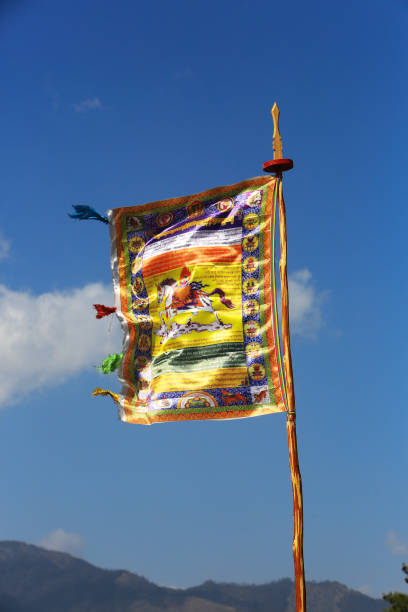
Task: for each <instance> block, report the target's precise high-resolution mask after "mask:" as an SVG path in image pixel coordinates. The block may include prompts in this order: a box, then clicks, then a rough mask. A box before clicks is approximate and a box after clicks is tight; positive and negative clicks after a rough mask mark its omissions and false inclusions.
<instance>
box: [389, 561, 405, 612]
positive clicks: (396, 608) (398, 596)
mask: <svg viewBox="0 0 408 612" xmlns="http://www.w3.org/2000/svg"><path fill="white" fill-rule="evenodd" d="M402 571H403V572H404V574H405V582H408V565H405V563H403V564H402ZM383 599H385V601H388V603H390V604H391V608H387V612H408V595H404V593H386V594H385V595H383Z"/></svg>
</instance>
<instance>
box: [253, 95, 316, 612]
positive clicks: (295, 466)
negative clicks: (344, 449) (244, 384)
mask: <svg viewBox="0 0 408 612" xmlns="http://www.w3.org/2000/svg"><path fill="white" fill-rule="evenodd" d="M271 114H272V118H273V124H274V132H273V152H274V158H273V160H271V161H268V162H265V163H264V165H263V169H264V171H265V172H270V173H273V174H275V175H276V178H277V181H278V184H277V189H278V202H279V228H280V250H281V253H280V259H279V270H280V279H281V297H282V348H283V366H284V370H285V380H286V391H287V400H288V411H287V413H286V430H287V434H288V449H289V465H290V475H291V480H292V492H293V546H292V547H293V561H294V569H295V593H296V612H306V581H305V569H304V563H303V498H302V479H301V475H300V469H299V459H298V449H297V437H296V405H295V391H294V386H293V369H292V357H291V352H290V334H289V296H288V275H287V265H286V261H287V237H286V211H285V201H284V199H283V192H282V173H283V172H285V171H286V170H290V169H291V168H293V161H292V160H291V159H286V158H284V157H283V154H282V139H281V136H280V133H279V108H278V105H277V104H276V102H275V103H274V105H273V107H272V110H271Z"/></svg>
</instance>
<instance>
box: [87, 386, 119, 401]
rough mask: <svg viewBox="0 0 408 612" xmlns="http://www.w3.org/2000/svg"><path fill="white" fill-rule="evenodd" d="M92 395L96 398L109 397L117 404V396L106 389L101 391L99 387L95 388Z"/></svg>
mask: <svg viewBox="0 0 408 612" xmlns="http://www.w3.org/2000/svg"><path fill="white" fill-rule="evenodd" d="M92 395H93V396H94V397H96V396H97V395H110V396H111V398H112V399H113V401H114V402H116V403H119V396H118V394H117V393H113V392H112V391H108V390H107V389H101V388H100V387H96V389H94V390H93V391H92Z"/></svg>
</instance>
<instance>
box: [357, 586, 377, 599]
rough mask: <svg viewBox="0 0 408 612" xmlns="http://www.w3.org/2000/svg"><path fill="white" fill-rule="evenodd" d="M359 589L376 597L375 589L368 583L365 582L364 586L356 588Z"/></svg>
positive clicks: (364, 593)
mask: <svg viewBox="0 0 408 612" xmlns="http://www.w3.org/2000/svg"><path fill="white" fill-rule="evenodd" d="M356 590H357V591H359V592H360V593H362V594H363V595H368V596H369V597H374V595H373V590H372V588H371V587H370V586H368V584H363V586H361V587H358V589H356Z"/></svg>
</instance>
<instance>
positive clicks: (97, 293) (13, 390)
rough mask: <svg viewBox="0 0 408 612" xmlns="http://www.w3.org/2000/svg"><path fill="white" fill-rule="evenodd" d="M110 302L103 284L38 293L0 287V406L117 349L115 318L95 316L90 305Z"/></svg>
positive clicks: (60, 379) (59, 380) (54, 382)
mask: <svg viewBox="0 0 408 612" xmlns="http://www.w3.org/2000/svg"><path fill="white" fill-rule="evenodd" d="M112 302H113V292H112V288H111V287H108V286H105V285H103V284H102V283H94V284H89V285H85V287H82V288H80V289H73V290H71V291H54V292H52V293H43V294H41V295H37V296H36V295H32V294H31V293H28V292H23V291H13V290H11V289H8V288H7V287H5V286H4V285H0V312H1V317H0V359H1V364H2V366H1V368H0V406H1V405H6V404H13V403H15V402H17V401H19V400H20V399H21V398H22V397H24V396H25V395H27V394H28V393H30V392H32V391H35V390H38V389H41V388H43V387H46V386H51V385H52V386H53V385H57V384H60V383H62V382H64V381H66V380H67V379H68V378H70V377H72V376H74V375H75V374H78V373H79V372H81V371H83V370H84V369H86V368H92V366H95V365H99V364H100V362H101V361H102V359H104V357H106V356H107V354H108V353H109V352H120V351H121V346H122V341H121V332H120V325H119V324H118V321H117V320H115V319H116V317H107V318H106V319H101V320H97V319H96V318H95V312H94V309H93V307H92V304H94V303H102V304H106V305H111V304H112ZM112 319H114V320H112ZM110 326H112V333H110V334H109V333H108V330H109V327H110ZM98 375H99V374H98V373H95V376H98ZM95 383H96V384H95V386H97V385H98V381H97V380H95Z"/></svg>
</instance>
